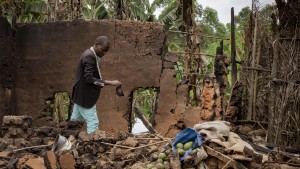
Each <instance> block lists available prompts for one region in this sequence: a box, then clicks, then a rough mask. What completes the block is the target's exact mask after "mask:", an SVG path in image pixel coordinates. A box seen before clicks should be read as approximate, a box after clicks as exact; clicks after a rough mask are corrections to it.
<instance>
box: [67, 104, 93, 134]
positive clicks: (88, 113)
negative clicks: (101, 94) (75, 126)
mask: <svg viewBox="0 0 300 169" xmlns="http://www.w3.org/2000/svg"><path fill="white" fill-rule="evenodd" d="M75 120H78V121H85V122H86V125H87V133H88V134H91V133H92V132H94V131H95V130H97V129H98V125H99V119H98V116H97V110H96V105H94V106H93V107H91V108H89V109H87V108H84V107H82V106H79V105H78V104H76V103H75V104H74V107H73V112H72V115H71V121H75Z"/></svg>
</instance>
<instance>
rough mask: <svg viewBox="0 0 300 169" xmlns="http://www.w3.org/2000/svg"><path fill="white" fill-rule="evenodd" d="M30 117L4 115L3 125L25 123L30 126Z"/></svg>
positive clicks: (20, 124)
mask: <svg viewBox="0 0 300 169" xmlns="http://www.w3.org/2000/svg"><path fill="white" fill-rule="evenodd" d="M31 123H32V118H31V117H30V116H4V117H3V125H15V126H22V125H24V124H26V125H27V126H31Z"/></svg>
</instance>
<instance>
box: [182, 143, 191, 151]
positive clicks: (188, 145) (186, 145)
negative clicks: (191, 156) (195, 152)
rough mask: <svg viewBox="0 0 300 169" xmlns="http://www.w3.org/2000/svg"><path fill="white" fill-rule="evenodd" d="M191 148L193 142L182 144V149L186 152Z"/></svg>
mask: <svg viewBox="0 0 300 169" xmlns="http://www.w3.org/2000/svg"><path fill="white" fill-rule="evenodd" d="M192 146H193V142H192V141H190V142H187V143H185V144H184V146H183V149H184V150H188V149H190V148H192Z"/></svg>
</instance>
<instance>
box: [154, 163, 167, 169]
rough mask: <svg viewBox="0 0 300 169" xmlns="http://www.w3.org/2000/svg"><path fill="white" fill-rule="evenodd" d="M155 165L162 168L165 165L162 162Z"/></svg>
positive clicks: (159, 168)
mask: <svg viewBox="0 0 300 169" xmlns="http://www.w3.org/2000/svg"><path fill="white" fill-rule="evenodd" d="M155 167H156V168H158V169H164V168H165V166H164V165H163V164H162V163H157V164H156V165H155Z"/></svg>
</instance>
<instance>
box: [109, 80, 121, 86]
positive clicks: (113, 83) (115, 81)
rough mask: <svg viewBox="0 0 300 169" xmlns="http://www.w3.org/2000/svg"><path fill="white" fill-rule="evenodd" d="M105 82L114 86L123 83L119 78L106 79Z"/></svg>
mask: <svg viewBox="0 0 300 169" xmlns="http://www.w3.org/2000/svg"><path fill="white" fill-rule="evenodd" d="M105 84H107V85H112V86H121V84H122V83H121V82H119V81H118V80H105Z"/></svg>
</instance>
